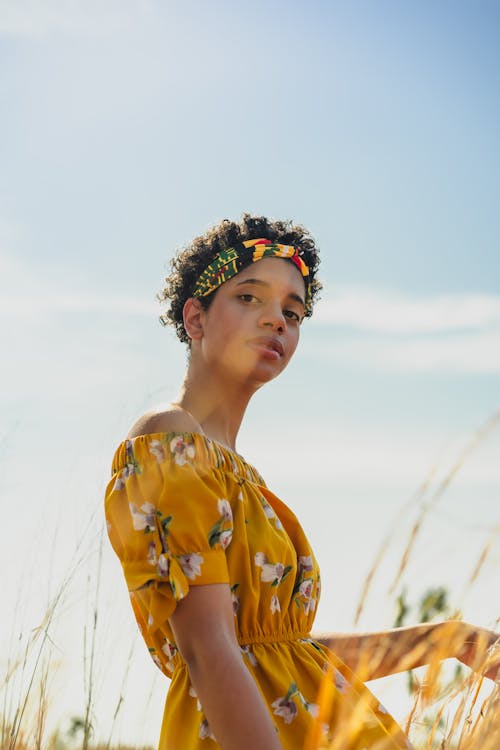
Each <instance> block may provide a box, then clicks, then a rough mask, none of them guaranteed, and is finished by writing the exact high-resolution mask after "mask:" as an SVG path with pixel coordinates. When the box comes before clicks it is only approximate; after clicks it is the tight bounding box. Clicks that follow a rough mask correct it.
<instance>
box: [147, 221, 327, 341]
mask: <svg viewBox="0 0 500 750" xmlns="http://www.w3.org/2000/svg"><path fill="white" fill-rule="evenodd" d="M257 238H263V239H268V240H271V241H275V242H278V243H280V244H283V245H293V246H294V247H296V248H298V249H299V250H301V251H302V257H303V259H304V261H305V263H306V264H307V265H308V266H309V278H310V281H311V305H310V308H309V309H308V310H307V312H306V317H310V316H311V314H312V307H313V304H314V302H315V301H316V300H317V298H318V295H319V292H320V290H321V288H322V286H321V283H320V282H319V281H318V280H317V279H316V278H315V275H316V272H317V269H318V266H319V254H318V248H317V247H316V244H315V241H314V239H313V238H312V237H311V235H310V234H309V232H308V231H307V229H305V227H303V226H301V225H300V224H293V223H292V221H273V220H270V219H268V218H266V217H265V216H252V215H251V214H249V213H244V214H243V216H242V219H241V221H240V222H239V223H236V222H234V221H229V219H223V220H222V221H221V222H220V224H217V225H216V226H214V227H211V228H210V229H209V230H208V231H207V232H205V234H202V235H200V236H199V237H195V239H194V240H193V241H192V242H191V243H190V244H189V245H187V247H185V248H183V249H182V250H181V251H180V252H179V253H178V254H177V255H176V256H175V257H174V258H173V259H172V260H171V262H170V267H171V273H170V274H169V275H168V276H167V277H166V279H165V286H164V288H163V289H162V290H161V292H160V293H159V294H158V295H157V297H158V299H159V300H160V302H167V301H168V302H169V306H168V309H167V311H166V312H165V313H164V314H163V315H161V316H160V322H161V323H162V325H164V326H165V325H172V326H174V328H175V330H176V332H177V336H178V337H179V339H180V340H181V341H183V342H184V343H186V344H188V345H189V344H190V339H189V336H188V335H187V333H186V329H185V328H184V321H183V315H182V312H183V309H184V304H185V302H186V300H187V299H189V297H192V296H193V290H194V287H195V284H196V281H197V280H198V278H199V276H200V274H201V273H202V272H203V271H204V270H205V268H206V267H207V266H208V264H209V263H211V261H212V260H213V259H214V258H215V256H216V255H218V253H220V252H221V250H225V249H227V248H229V247H233V246H234V245H236V244H238V243H240V242H244V241H245V240H252V239H257ZM216 293H217V290H215V291H214V292H212V293H211V294H208V295H207V296H206V297H199V300H200V303H201V304H202V305H203V307H204V309H208V307H209V306H210V303H211V302H212V300H213V298H214V295H215V294H216Z"/></svg>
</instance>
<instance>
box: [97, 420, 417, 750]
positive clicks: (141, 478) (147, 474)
mask: <svg viewBox="0 0 500 750" xmlns="http://www.w3.org/2000/svg"><path fill="white" fill-rule="evenodd" d="M268 493H269V491H268V489H267V487H266V484H265V482H264V480H263V479H262V477H261V476H260V475H259V474H258V472H256V470H255V469H254V468H253V467H250V465H249V464H246V462H245V461H244V460H243V459H242V458H241V457H240V456H238V454H236V453H234V451H229V449H225V448H224V447H223V446H221V444H219V443H217V441H212V440H210V439H209V438H207V437H206V436H202V435H201V434H197V433H155V434H153V435H141V436H139V437H137V438H134V439H133V440H127V441H123V443H122V444H121V445H120V447H119V449H118V451H117V453H116V455H115V458H114V460H113V475H112V477H111V479H110V482H109V483H108V488H107V490H106V514H107V528H108V532H109V536H110V540H111V542H112V545H113V547H114V549H115V552H116V553H117V555H118V557H119V559H120V561H121V562H122V564H123V569H124V573H125V577H126V581H127V585H128V588H129V593H130V599H131V603H132V606H133V609H134V613H135V616H136V618H137V623H138V626H139V629H140V631H141V633H142V635H143V638H144V640H145V641H146V645H147V646H148V648H149V651H150V655H151V658H152V659H153V661H154V663H155V664H156V665H157V666H158V667H159V668H160V670H161V671H162V672H163V673H164V674H166V675H167V676H168V677H171V678H172V683H171V687H170V691H171V694H169V698H167V703H166V707H165V714H164V723H163V727H162V740H161V742H162V744H161V745H160V747H179V748H181V747H182V748H187V747H189V748H190V749H191V750H196V749H198V750H202V748H207V747H212V746H213V744H212V743H211V742H210V740H212V741H215V740H214V737H213V732H212V731H211V728H210V726H209V723H208V721H207V717H206V716H205V714H204V712H203V709H202V706H201V705H200V704H199V701H198V698H197V697H196V694H195V692H194V690H193V689H192V687H190V686H189V673H187V675H186V672H184V674H183V673H182V671H181V673H180V675H179V670H185V669H186V665H185V664H184V662H183V659H182V658H181V655H180V654H179V652H178V650H177V646H176V644H175V636H174V634H173V632H172V629H171V626H170V614H171V613H172V612H173V611H174V610H175V607H176V602H177V601H179V600H180V599H182V598H183V597H184V596H186V595H187V593H188V592H189V587H190V585H191V584H192V583H194V584H203V585H205V584H210V583H220V582H222V581H227V583H228V586H229V589H230V601H231V605H232V611H233V613H234V624H235V632H236V634H237V638H238V643H239V650H240V652H241V659H242V663H243V665H244V666H245V667H246V668H248V669H249V670H250V671H251V673H252V676H253V678H254V679H255V681H256V683H257V684H258V686H259V689H260V690H261V693H262V695H263V697H264V699H265V701H266V705H267V706H268V708H269V711H270V713H271V714H272V715H273V718H274V719H275V725H276V727H277V730H278V731H279V737H280V740H281V742H282V745H283V747H287V748H288V749H289V750H302V748H303V747H304V742H305V739H306V735H307V734H308V732H309V730H310V728H311V727H312V726H314V721H315V717H316V714H317V710H318V709H317V706H316V704H315V703H313V702H311V700H316V699H317V698H316V696H317V694H318V693H317V690H316V687H319V686H320V685H321V682H322V680H323V679H325V680H328V681H329V683H330V686H331V687H330V690H331V691H332V693H333V692H336V693H337V695H336V700H335V701H334V702H335V705H340V708H339V711H336V710H335V711H332V712H331V713H329V712H327V714H326V715H325V716H324V717H323V716H322V717H321V722H322V724H323V722H324V724H325V728H326V729H327V730H328V731H329V733H330V736H333V735H334V733H335V730H336V727H337V724H336V722H337V717H338V715H339V714H340V715H341V716H343V713H344V712H343V708H344V706H345V707H346V715H349V712H350V711H351V706H352V709H353V710H356V706H357V705H358V703H359V698H361V699H363V701H365V697H366V696H368V697H367V698H366V708H367V715H366V716H364V717H363V719H362V720H361V724H360V731H359V737H357V738H356V744H355V747H356V748H358V750H359V748H362V747H364V746H365V745H366V746H367V747H372V746H374V745H375V744H377V745H380V746H381V747H382V745H383V742H384V740H385V739H387V738H388V736H389V735H390V738H391V739H390V742H391V747H394V748H396V747H397V748H400V750H402V749H403V748H406V747H407V746H408V747H410V746H411V745H409V744H408V742H407V740H406V738H404V737H403V736H402V732H400V731H399V729H398V727H397V724H395V722H394V721H393V720H392V718H391V717H390V716H388V715H386V714H385V713H384V711H383V708H382V707H379V703H378V700H377V699H375V697H374V696H372V695H371V693H370V691H369V690H368V689H367V688H366V687H365V686H364V685H362V684H361V683H359V681H358V680H357V678H356V677H355V675H351V673H350V671H349V670H348V669H346V668H345V667H344V666H343V665H342V662H340V660H338V662H339V663H337V662H336V661H335V659H336V657H335V655H332V654H330V656H329V655H328V650H327V649H326V648H325V646H323V645H322V644H320V643H318V642H317V641H314V640H313V639H312V638H309V637H308V635H307V634H310V630H311V627H312V626H313V620H314V614H315V610H316V608H317V603H318V601H319V595H320V576H319V569H318V565H317V562H316V560H315V558H314V555H313V553H312V550H311V547H310V545H309V543H308V540H307V538H306V535H305V533H304V531H303V529H302V527H301V526H300V524H299V522H298V520H297V519H296V518H295V516H294V514H293V512H292V511H291V510H290V509H289V508H287V506H286V505H285V504H284V503H283V504H280V500H279V499H278V498H276V501H277V503H278V504H276V503H275V501H274V499H273V498H274V496H272V493H269V494H268ZM275 507H276V508H278V509H279V517H278V513H277V512H276V511H275V510H274V508H275ZM230 544H231V545H232V546H233V547H234V549H230V550H229V553H228V554H227V555H226V554H224V553H225V551H226V550H227V549H228V546H229V545H230ZM165 584H168V585H165ZM304 636H306V637H304ZM285 641H286V645H285V643H284V642H285ZM242 644H244V645H242ZM336 667H338V669H337V668H336ZM306 686H307V687H306ZM370 696H371V697H370ZM195 698H196V700H195ZM309 699H311V700H309ZM337 701H338V703H337ZM179 717H181V718H179ZM394 735H397V739H396V740H395V741H394V742H393V736H394ZM353 747H354V745H352V747H350V748H349V750H352V748H353ZM346 750H347V748H346Z"/></svg>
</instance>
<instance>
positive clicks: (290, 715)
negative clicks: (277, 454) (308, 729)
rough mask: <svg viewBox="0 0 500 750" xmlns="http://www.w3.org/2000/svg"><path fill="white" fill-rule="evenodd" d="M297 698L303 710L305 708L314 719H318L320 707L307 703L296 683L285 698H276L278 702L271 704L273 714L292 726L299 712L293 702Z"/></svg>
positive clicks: (293, 683) (291, 686) (292, 684)
mask: <svg viewBox="0 0 500 750" xmlns="http://www.w3.org/2000/svg"><path fill="white" fill-rule="evenodd" d="M295 697H297V698H298V700H299V705H302V706H303V708H305V710H306V711H307V712H308V713H310V714H311V715H312V716H313V717H314V718H316V717H317V715H318V712H319V707H318V705H317V704H316V703H310V702H309V701H307V700H306V699H305V698H304V696H303V695H302V693H301V692H300V690H299V688H298V687H297V684H296V683H295V682H292V683H291V685H290V687H289V688H288V692H287V694H286V695H285V696H284V697H283V698H276V700H275V701H273V702H272V703H271V708H272V709H274V710H273V713H274V714H275V716H279V717H281V718H282V719H283V721H284V722H285V724H291V723H292V721H293V720H294V719H295V718H296V717H297V714H298V712H299V708H298V706H297V703H296V702H295V701H294V700H293V699H294V698H295Z"/></svg>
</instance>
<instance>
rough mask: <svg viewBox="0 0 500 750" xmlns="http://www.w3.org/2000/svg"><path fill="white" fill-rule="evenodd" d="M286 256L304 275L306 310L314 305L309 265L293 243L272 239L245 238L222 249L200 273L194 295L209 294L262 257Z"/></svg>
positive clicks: (202, 295)
mask: <svg viewBox="0 0 500 750" xmlns="http://www.w3.org/2000/svg"><path fill="white" fill-rule="evenodd" d="M266 257H267V258H269V257H271V258H285V259H286V260H291V261H292V263H294V264H295V265H296V266H297V268H298V269H299V271H300V273H301V274H302V277H303V279H304V286H305V290H306V296H305V307H306V312H309V311H310V307H311V280H310V274H309V267H308V266H307V265H306V263H305V262H304V260H303V259H302V258H301V256H300V251H299V250H298V249H297V248H296V247H293V246H292V245H280V244H275V243H273V242H272V241H271V240H266V239H258V240H245V242H242V243H240V244H239V245H235V247H229V248H227V250H222V251H221V252H220V253H219V254H218V255H217V256H216V257H215V258H214V260H213V261H212V262H211V263H210V264H209V265H208V266H207V267H206V268H205V270H204V271H203V273H202V274H201V275H200V276H199V278H198V280H197V282H196V284H195V287H194V291H193V297H206V296H207V295H208V294H211V293H212V292H214V291H215V290H216V289H218V288H219V287H220V286H221V285H222V284H223V283H224V282H225V281H229V279H232V277H233V276H236V274H237V273H238V272H239V271H241V270H242V269H243V268H246V267H247V266H249V265H250V264H251V263H255V262H256V261H258V260H261V259H262V258H266Z"/></svg>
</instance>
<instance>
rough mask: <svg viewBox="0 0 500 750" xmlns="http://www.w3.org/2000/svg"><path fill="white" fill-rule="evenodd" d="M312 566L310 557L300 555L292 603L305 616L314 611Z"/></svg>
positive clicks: (315, 585) (315, 583)
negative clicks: (302, 611) (301, 610)
mask: <svg viewBox="0 0 500 750" xmlns="http://www.w3.org/2000/svg"><path fill="white" fill-rule="evenodd" d="M313 571H314V565H313V560H312V557H311V556H310V555H300V556H299V559H298V566H297V578H296V580H295V586H294V588H293V596H294V602H295V604H296V606H297V607H298V608H299V609H303V610H304V612H305V613H306V614H308V613H309V612H314V610H315V609H316V598H315V596H314V594H315V593H316V591H317V581H316V579H315V577H314V574H313Z"/></svg>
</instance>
